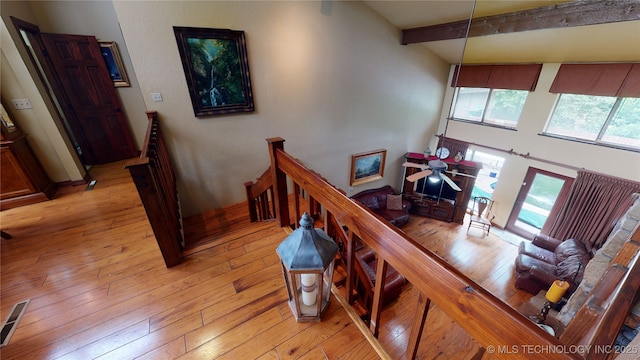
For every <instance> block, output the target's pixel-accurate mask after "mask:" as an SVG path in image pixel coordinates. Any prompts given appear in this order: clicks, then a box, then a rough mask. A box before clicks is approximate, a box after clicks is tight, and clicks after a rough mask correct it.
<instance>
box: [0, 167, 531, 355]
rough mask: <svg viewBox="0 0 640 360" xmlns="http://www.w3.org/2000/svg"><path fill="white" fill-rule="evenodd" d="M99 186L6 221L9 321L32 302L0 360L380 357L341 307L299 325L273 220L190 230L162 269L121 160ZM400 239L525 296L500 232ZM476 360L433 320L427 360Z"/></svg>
mask: <svg viewBox="0 0 640 360" xmlns="http://www.w3.org/2000/svg"><path fill="white" fill-rule="evenodd" d="M91 175H92V177H93V178H94V179H96V180H97V181H98V182H97V184H96V186H95V187H94V188H93V190H85V186H76V187H67V188H63V189H61V190H60V191H59V192H58V193H57V195H56V196H55V198H54V199H53V200H51V201H47V202H43V203H38V204H33V205H29V206H23V207H18V208H14V209H9V210H6V211H2V212H1V213H0V220H1V223H0V225H1V227H2V230H4V231H6V232H8V233H9V234H11V235H12V236H13V239H10V240H6V239H2V242H1V248H0V262H1V263H0V275H1V283H0V284H1V290H0V305H1V316H2V318H3V319H4V318H5V317H6V316H7V314H8V313H9V311H10V310H11V308H12V306H13V305H14V304H15V303H16V302H18V301H21V300H26V299H31V302H30V304H29V306H28V308H27V311H26V313H25V315H24V316H23V318H22V320H21V321H20V323H19V326H18V328H17V330H16V331H15V333H14V334H13V336H12V338H11V341H10V343H9V345H7V346H5V347H3V348H0V358H2V359H154V360H155V359H176V358H181V359H196V358H197V359H214V358H219V359H294V358H295V359H375V358H377V357H378V356H377V354H376V352H375V351H374V349H373V348H372V347H371V345H370V344H369V343H368V342H367V341H366V340H365V337H364V336H363V335H362V334H361V333H360V331H359V330H358V328H357V327H356V325H355V324H354V323H353V322H352V321H351V319H350V318H349V316H348V315H347V313H346V312H345V310H344V309H342V308H341V307H340V305H339V303H338V301H332V302H331V305H330V307H329V309H328V311H327V313H326V315H325V317H324V318H323V321H322V322H320V323H296V322H295V320H294V319H293V317H292V314H291V311H290V309H289V307H288V304H287V301H286V300H287V294H286V290H285V288H284V283H283V280H282V272H281V269H280V264H279V259H278V257H277V255H276V253H275V247H276V246H277V245H278V244H279V243H280V242H281V241H282V240H283V239H284V238H285V237H286V236H287V235H286V233H285V232H283V231H282V229H279V228H278V227H277V223H276V222H275V221H267V222H262V223H259V224H251V223H249V222H248V215H247V208H246V204H237V205H234V206H231V207H228V208H225V209H224V210H216V211H213V212H210V213H207V214H203V215H202V216H198V217H192V218H188V220H187V219H185V220H186V221H185V234H186V235H185V236H186V237H188V238H189V239H191V240H192V242H191V243H190V245H189V246H190V247H189V249H190V250H189V251H188V252H187V254H188V256H187V257H186V259H185V261H184V262H183V263H182V264H180V265H178V266H175V267H173V268H171V269H167V268H166V267H165V266H164V262H163V260H162V256H161V254H160V251H159V249H158V246H157V243H156V242H155V237H154V236H153V232H152V230H151V227H150V225H149V223H148V221H147V218H146V214H145V212H144V209H143V207H142V205H141V202H140V199H139V197H138V194H137V192H136V189H135V186H134V185H133V183H132V182H131V180H130V176H129V173H128V172H127V171H126V170H125V169H124V162H119V163H114V164H108V165H101V166H95V167H94V168H93V169H92V170H91ZM240 186H241V185H240ZM402 230H403V231H405V232H406V233H407V234H408V235H409V236H411V237H412V238H414V239H416V241H418V242H419V243H420V244H421V245H422V246H424V247H425V248H428V249H430V250H431V251H433V252H434V253H436V254H437V255H438V256H440V257H442V258H443V259H445V260H446V261H448V262H450V263H451V264H453V265H455V266H456V267H457V268H459V269H460V270H461V271H462V272H463V273H465V274H466V275H468V276H469V277H470V278H472V279H473V280H474V281H476V282H478V283H479V284H480V285H482V286H484V287H485V288H487V289H488V290H489V291H490V292H491V293H493V294H494V295H496V296H497V297H499V298H501V299H502V300H504V301H505V302H507V303H508V304H510V305H511V306H512V307H514V308H516V309H517V308H518V307H519V306H520V305H521V304H522V303H523V302H524V301H527V299H528V298H529V297H530V295H529V294H526V293H522V292H520V291H517V290H516V289H515V288H514V286H513V260H514V259H515V254H516V252H517V248H516V247H515V246H514V245H511V244H509V243H507V242H505V241H501V240H500V239H499V238H498V237H497V236H495V235H494V234H490V235H489V236H484V237H483V236H482V235H481V232H480V230H475V229H473V228H472V229H471V230H470V231H469V234H468V235H467V233H466V227H465V226H460V225H459V224H449V223H445V222H441V221H436V220H433V219H427V218H424V217H418V216H415V217H412V218H411V219H410V221H409V223H408V224H407V225H406V226H405V227H403V229H402ZM193 239H195V240H193ZM200 239H206V240H207V242H206V243H205V242H202V241H200ZM425 276H428V274H425ZM417 297H418V294H417V291H416V290H415V289H414V288H413V287H412V286H411V284H407V285H406V286H405V289H404V291H403V293H402V294H401V296H400V297H399V299H398V300H396V301H394V302H393V303H391V305H389V306H388V307H386V308H385V310H384V311H383V313H382V321H381V332H380V342H381V343H382V344H383V345H384V347H385V349H386V351H387V352H388V353H389V355H390V356H391V357H392V358H394V359H401V358H404V356H405V354H404V352H405V348H406V344H407V341H408V337H409V330H408V326H409V324H410V322H411V321H412V319H413V316H414V312H415V306H416V303H417ZM478 349H479V346H478V345H477V344H476V343H475V342H474V341H473V339H471V338H470V337H469V336H468V335H466V334H465V333H464V331H462V330H461V329H460V327H459V326H458V325H457V324H455V323H454V322H453V321H452V320H451V319H450V318H448V317H447V316H446V315H444V314H443V313H442V312H441V311H439V310H438V309H437V307H436V308H433V309H432V310H431V311H430V312H429V317H428V320H427V326H426V327H425V332H424V334H423V340H422V343H421V347H420V354H419V357H420V358H421V359H436V358H446V359H470V358H472V357H473V356H474V355H475V353H476V352H477V350H478Z"/></svg>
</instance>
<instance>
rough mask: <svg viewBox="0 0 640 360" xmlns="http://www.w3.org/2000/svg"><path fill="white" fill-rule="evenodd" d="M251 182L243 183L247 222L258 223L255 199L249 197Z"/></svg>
mask: <svg viewBox="0 0 640 360" xmlns="http://www.w3.org/2000/svg"><path fill="white" fill-rule="evenodd" d="M252 186H253V182H252V181H247V182H246V183H244V191H245V193H246V194H247V205H248V206H249V221H251V222H256V221H258V213H257V211H256V199H255V198H254V197H253V196H252V195H251V187H252Z"/></svg>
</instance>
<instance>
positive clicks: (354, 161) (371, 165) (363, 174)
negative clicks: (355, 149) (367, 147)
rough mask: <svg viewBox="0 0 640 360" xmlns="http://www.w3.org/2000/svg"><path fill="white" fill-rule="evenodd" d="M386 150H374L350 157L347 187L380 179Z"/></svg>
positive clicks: (382, 173)
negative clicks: (349, 177) (349, 175)
mask: <svg viewBox="0 0 640 360" xmlns="http://www.w3.org/2000/svg"><path fill="white" fill-rule="evenodd" d="M386 156H387V150H384V149H382V150H375V151H369V152H365V153H360V154H355V155H351V180H350V181H349V185H351V186H353V185H360V184H364V183H367V182H370V181H374V180H378V179H382V176H383V175H384V160H385V157H386Z"/></svg>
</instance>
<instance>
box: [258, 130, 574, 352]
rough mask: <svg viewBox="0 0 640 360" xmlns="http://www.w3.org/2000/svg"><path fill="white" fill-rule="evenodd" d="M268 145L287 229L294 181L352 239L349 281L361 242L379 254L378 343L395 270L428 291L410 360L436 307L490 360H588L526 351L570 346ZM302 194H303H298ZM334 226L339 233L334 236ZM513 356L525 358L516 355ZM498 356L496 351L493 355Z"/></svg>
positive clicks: (374, 319) (278, 145)
mask: <svg viewBox="0 0 640 360" xmlns="http://www.w3.org/2000/svg"><path fill="white" fill-rule="evenodd" d="M267 141H268V143H269V153H270V156H271V167H270V170H271V171H270V172H271V176H272V179H273V180H272V181H273V200H274V202H275V209H276V216H277V219H278V221H279V225H280V226H282V227H286V228H291V227H295V224H296V223H297V222H296V223H293V224H292V223H291V218H290V213H289V199H288V188H287V177H288V178H289V180H290V181H291V182H292V183H293V184H294V187H295V189H296V190H295V191H293V193H294V196H295V197H297V196H299V194H300V193H302V192H304V193H306V194H307V196H308V197H309V199H313V201H312V202H311V203H312V205H310V207H312V208H322V209H323V210H324V221H325V229H327V230H329V231H328V233H331V232H335V231H337V232H343V231H344V229H347V231H344V232H343V233H342V239H346V242H347V244H346V246H348V249H347V254H348V255H347V259H346V261H347V264H348V265H347V274H348V275H347V276H348V277H351V276H354V274H353V260H354V249H353V246H354V242H355V241H354V239H355V238H356V237H357V238H359V239H360V241H362V242H364V243H365V244H366V245H367V246H369V247H371V248H372V249H373V250H374V251H375V252H376V253H377V255H378V266H377V274H376V279H378V280H377V281H376V288H375V292H374V299H373V306H372V313H371V319H370V323H369V330H370V332H371V333H372V334H373V335H374V336H377V334H378V330H379V327H380V318H381V317H380V315H381V311H382V306H381V304H382V300H381V299H382V296H383V294H382V289H383V288H384V279H385V272H386V268H387V264H389V265H391V266H393V267H394V268H395V269H396V270H397V271H398V272H400V273H401V274H402V275H403V276H404V277H405V278H406V279H407V280H408V281H410V282H411V283H412V284H413V286H415V287H416V288H417V289H419V290H420V292H421V296H420V300H419V301H418V304H417V305H416V307H417V311H416V316H415V319H416V320H415V321H414V323H413V324H414V325H413V327H412V329H411V335H410V341H409V346H408V348H407V352H406V353H407V357H409V358H413V357H414V356H415V354H416V351H417V348H418V345H419V339H420V333H421V332H422V326H423V325H424V320H425V319H426V314H427V311H428V309H429V306H430V305H431V304H433V305H436V306H438V307H439V308H440V309H442V311H444V312H445V313H446V314H447V315H448V316H449V317H450V318H452V319H453V320H454V321H456V322H457V323H458V324H459V325H460V326H461V327H462V328H463V329H465V330H466V331H467V333H468V334H469V335H470V336H472V337H473V338H474V339H475V340H476V341H477V342H478V343H479V344H480V345H481V346H482V347H483V349H488V350H490V351H487V352H484V353H483V354H484V355H491V356H494V357H497V358H509V359H536V358H537V359H581V358H583V357H582V356H581V355H579V354H574V353H567V352H539V353H535V352H533V353H532V352H527V351H524V350H525V349H535V348H538V349H543V348H544V349H557V348H561V347H562V345H563V343H562V342H561V341H560V340H558V339H556V338H555V337H553V336H551V335H550V334H548V333H547V332H545V331H543V330H542V329H540V328H539V327H538V326H537V325H536V324H534V323H533V322H531V321H530V320H529V319H527V318H526V317H524V316H523V315H521V314H520V313H518V312H517V311H516V310H514V309H513V308H511V307H510V306H508V305H507V304H505V303H504V302H502V301H501V300H500V299H498V298H496V297H495V296H493V295H492V294H491V293H489V292H488V291H486V290H485V289H484V288H482V287H481V286H480V285H478V284H477V283H475V282H474V281H473V280H471V279H470V278H468V277H467V276H465V275H464V274H462V273H461V272H460V271H458V270H457V269H455V268H454V267H453V266H451V265H449V264H448V263H446V262H445V261H444V260H442V259H441V258H440V257H439V256H437V255H436V254H434V253H433V252H431V251H430V250H428V249H426V248H424V247H422V246H421V245H420V244H418V243H416V242H415V241H414V240H413V239H411V238H409V237H408V236H406V235H405V234H404V233H403V232H402V231H400V230H398V229H396V228H394V227H391V226H389V225H388V222H386V221H384V220H383V219H381V218H380V217H378V216H377V215H375V214H373V213H372V212H370V211H369V210H367V209H365V208H364V207H361V206H360V205H358V204H356V203H355V202H353V201H352V200H350V199H349V198H348V197H346V196H345V194H344V192H342V191H340V190H339V189H336V188H335V187H333V186H332V185H331V184H330V183H328V182H327V181H326V180H325V179H323V178H322V177H321V176H320V175H318V174H316V173H315V172H313V171H311V170H309V169H307V168H306V167H305V166H304V165H302V164H301V163H300V162H299V161H297V160H296V159H295V158H293V157H292V156H291V155H289V154H287V153H286V152H285V151H284V146H283V144H284V140H283V139H281V138H271V139H267ZM298 188H300V189H303V190H302V191H298V190H297V189H298ZM296 203H297V201H296ZM313 203H316V205H315V206H314V205H313ZM298 211H299V210H296V214H295V216H294V218H295V219H296V220H297V219H298V218H299V216H300V215H301V214H298V213H297V212H298ZM330 218H334V219H335V221H334V220H328V219H330ZM331 227H333V228H334V230H330V229H331ZM349 284H351V281H350V280H349V279H347V281H346V285H347V286H350V285H349ZM350 293H351V291H350V289H347V296H350ZM513 349H519V350H520V351H517V352H516V351H512V350H513ZM491 350H495V352H494V353H492V352H493V351H491ZM501 350H506V351H501ZM483 351H484V350H483ZM490 353H491V354H490Z"/></svg>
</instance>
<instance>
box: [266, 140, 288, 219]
mask: <svg viewBox="0 0 640 360" xmlns="http://www.w3.org/2000/svg"><path fill="white" fill-rule="evenodd" d="M267 142H268V143H269V155H270V157H271V178H272V179H273V180H272V181H273V201H274V203H275V205H276V216H277V217H278V221H280V227H285V226H291V224H290V223H289V222H290V219H289V197H288V194H287V175H286V174H285V173H284V171H282V170H280V169H279V168H278V154H277V152H278V149H279V150H283V151H284V139H283V138H280V137H274V138H269V139H267Z"/></svg>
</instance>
